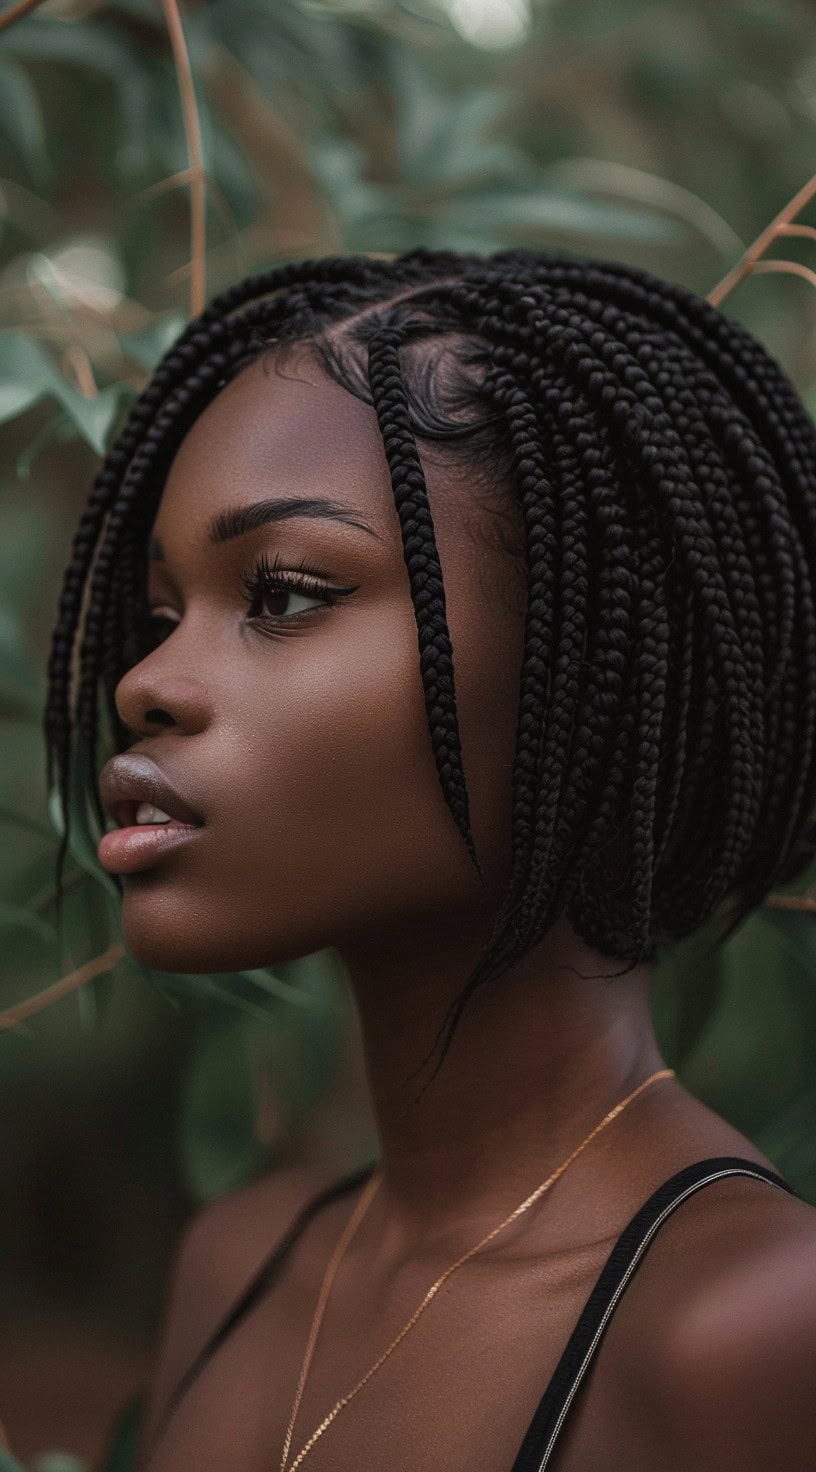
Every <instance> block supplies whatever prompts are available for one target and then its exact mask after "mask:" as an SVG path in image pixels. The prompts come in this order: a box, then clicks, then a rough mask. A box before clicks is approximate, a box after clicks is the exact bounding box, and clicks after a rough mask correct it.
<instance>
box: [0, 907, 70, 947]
mask: <svg viewBox="0 0 816 1472" xmlns="http://www.w3.org/2000/svg"><path fill="white" fill-rule="evenodd" d="M7 930H30V931H31V933H32V934H33V935H36V936H38V937H39V939H40V940H44V941H47V942H48V943H49V945H53V944H55V943H56V941H57V932H56V930H55V929H54V926H53V925H49V924H48V921H47V920H43V919H42V917H41V916H40V915H35V914H32V913H31V911H30V910H26V909H24V908H23V907H22V906H21V905H8V904H5V903H4V902H3V901H0V936H2V935H3V933H4V931H7Z"/></svg>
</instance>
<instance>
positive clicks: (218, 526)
mask: <svg viewBox="0 0 816 1472" xmlns="http://www.w3.org/2000/svg"><path fill="white" fill-rule="evenodd" d="M349 513H351V514H349ZM298 516H301V517H306V518H307V519H308V520H310V521H322V520H326V521H342V522H345V523H346V525H347V526H355V527H357V528H358V529H359V530H360V531H362V532H367V533H368V535H369V536H371V537H376V539H377V541H381V540H382V539H381V538H380V536H379V534H378V533H377V532H375V531H374V528H373V527H371V526H369V525H368V524H367V522H365V521H362V520H360V519H358V518H359V513H358V512H356V511H355V510H354V508H353V507H352V506H341V505H340V504H339V503H338V502H337V501H323V500H321V501H313V500H309V499H308V497H302V496H278V497H276V498H275V499H274V500H270V501H254V502H252V503H251V504H250V505H249V506H227V507H225V509H224V510H223V511H219V512H218V515H217V516H214V517H213V519H212V521H211V522H210V524H209V527H208V529H207V531H208V538H207V539H208V541H209V543H210V545H211V546H213V547H217V546H220V544H221V543H222V542H231V541H232V540H233V539H234V538H235V537H245V536H246V535H247V533H248V532H254V531H257V530H258V528H259V527H262V526H268V525H269V524H270V523H272V522H276V521H289V520H291V519H292V518H293V517H298ZM148 556H149V558H150V560H151V562H164V561H165V555H164V547H163V546H162V543H161V541H160V539H159V538H158V537H156V536H152V537H151V538H150V545H149V549H148Z"/></svg>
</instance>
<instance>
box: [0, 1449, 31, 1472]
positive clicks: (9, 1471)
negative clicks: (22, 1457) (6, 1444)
mask: <svg viewBox="0 0 816 1472" xmlns="http://www.w3.org/2000/svg"><path fill="white" fill-rule="evenodd" d="M0 1472H26V1468H25V1467H24V1466H23V1464H22V1462H18V1461H17V1460H16V1458H14V1457H13V1456H12V1455H11V1452H7V1451H5V1449H4V1448H3V1447H2V1446H0Z"/></svg>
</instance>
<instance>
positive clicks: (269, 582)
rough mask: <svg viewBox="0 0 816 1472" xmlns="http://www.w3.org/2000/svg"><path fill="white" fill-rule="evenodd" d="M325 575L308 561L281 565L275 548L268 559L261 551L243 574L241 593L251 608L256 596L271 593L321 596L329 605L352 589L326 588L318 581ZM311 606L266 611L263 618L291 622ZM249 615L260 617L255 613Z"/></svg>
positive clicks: (308, 610) (313, 611)
mask: <svg viewBox="0 0 816 1472" xmlns="http://www.w3.org/2000/svg"><path fill="white" fill-rule="evenodd" d="M325 576H326V574H325V573H324V572H323V571H322V569H321V568H317V567H311V566H310V565H309V563H308V562H300V563H298V566H297V567H296V568H282V567H281V559H280V555H279V554H278V553H277V552H276V553H275V556H274V559H273V561H272V562H271V563H270V561H269V558H268V557H267V555H266V553H265V552H262V553H261V555H260V557H259V558H258V560H257V562H255V563H254V565H253V567H252V570H251V571H250V572H249V573H248V574H245V575H244V576H243V577H242V579H241V583H242V586H243V589H244V591H243V593H242V595H241V596H242V597H243V599H244V601H245V602H246V603H248V604H249V607H250V608H252V605H253V603H254V602H255V600H256V599H257V598H260V599H263V598H264V597H270V596H272V595H274V594H275V593H300V594H301V595H302V596H303V597H305V598H322V599H323V600H324V602H325V604H326V606H327V607H329V608H331V607H332V606H333V605H334V604H335V603H338V602H339V600H340V599H341V598H342V597H344V596H345V595H346V594H347V593H353V592H354V591H355V590H354V588H330V587H329V586H328V585H327V584H326V583H325V582H323V581H321V579H323V578H324V577H325ZM316 612H317V610H316V609H314V608H307V609H301V610H300V612H299V613H293V614H289V615H288V617H287V616H286V615H285V614H282V613H279V614H267V615H266V618H267V619H268V620H269V621H270V622H272V623H286V624H289V623H295V622H298V621H299V620H300V619H302V618H308V617H309V616H310V615H311V614H312V613H316ZM251 617H254V618H258V619H260V621H261V622H263V621H264V619H263V617H262V616H261V615H259V614H253V615H251Z"/></svg>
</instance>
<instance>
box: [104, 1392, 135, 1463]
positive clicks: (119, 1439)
mask: <svg viewBox="0 0 816 1472" xmlns="http://www.w3.org/2000/svg"><path fill="white" fill-rule="evenodd" d="M144 1414H145V1395H144V1392H142V1391H140V1392H139V1394H138V1395H136V1396H134V1397H133V1399H132V1400H130V1401H128V1403H127V1405H126V1406H125V1408H124V1410H122V1411H120V1413H119V1416H118V1417H117V1420H116V1424H115V1425H114V1428H113V1430H112V1432H111V1435H110V1438H109V1444H108V1446H107V1448H106V1451H105V1457H104V1460H103V1462H102V1465H101V1466H100V1467H99V1468H98V1469H97V1472H135V1467H136V1450H137V1447H138V1442H139V1432H140V1430H141V1426H142V1422H143V1419H144Z"/></svg>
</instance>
